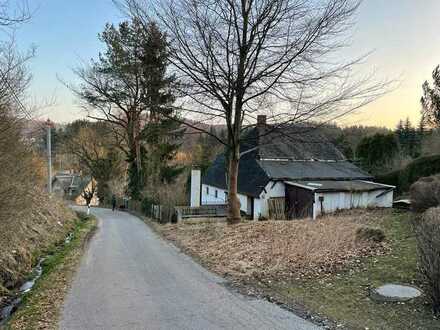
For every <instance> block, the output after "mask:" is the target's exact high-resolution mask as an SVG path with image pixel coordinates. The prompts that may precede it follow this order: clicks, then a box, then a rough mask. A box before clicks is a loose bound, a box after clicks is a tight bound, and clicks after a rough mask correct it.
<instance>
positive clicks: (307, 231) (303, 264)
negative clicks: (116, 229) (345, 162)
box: [159, 210, 386, 278]
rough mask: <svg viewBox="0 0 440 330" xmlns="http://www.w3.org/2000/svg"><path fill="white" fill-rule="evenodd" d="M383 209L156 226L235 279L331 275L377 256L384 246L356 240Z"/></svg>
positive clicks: (378, 218) (384, 244)
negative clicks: (308, 217) (235, 222)
mask: <svg viewBox="0 0 440 330" xmlns="http://www.w3.org/2000/svg"><path fill="white" fill-rule="evenodd" d="M383 212H386V211H358V210H357V211H351V212H347V213H343V214H340V215H335V216H328V217H325V218H321V219H319V220H317V221H311V220H300V221H265V222H245V223H241V224H239V225H235V226H228V225H227V224H225V223H222V222H211V223H209V222H190V223H179V224H177V225H165V226H162V227H159V230H160V231H161V232H162V234H163V235H164V236H165V237H166V238H168V239H170V240H172V241H175V242H176V243H177V244H178V245H179V246H182V247H183V248H184V249H186V250H187V251H188V252H189V253H191V254H193V255H195V256H197V257H199V258H200V259H201V260H202V261H203V262H205V263H207V264H208V265H209V266H210V268H211V269H212V270H214V271H215V272H217V273H220V274H229V275H232V276H238V277H248V276H253V277H267V278H270V277H284V276H289V277H290V276H296V277H303V276H315V275H325V274H330V273H332V272H334V271H337V270H339V269H341V268H342V267H344V266H345V265H346V264H348V263H350V262H353V261H356V259H358V258H360V257H363V256H367V255H375V254H382V253H383V252H384V251H385V250H386V243H381V244H377V243H374V242H367V241H359V240H356V231H357V229H358V228H360V227H361V226H363V225H372V224H374V223H377V222H378V221H381V220H382V218H383Z"/></svg>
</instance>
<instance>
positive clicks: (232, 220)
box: [227, 152, 241, 224]
mask: <svg viewBox="0 0 440 330" xmlns="http://www.w3.org/2000/svg"><path fill="white" fill-rule="evenodd" d="M238 164H239V157H238V155H237V153H234V152H232V155H231V156H230V158H229V173H228V181H229V192H228V197H229V201H228V219H227V221H228V224H236V223H239V222H240V220H241V217H240V206H241V205H240V199H239V198H238V192H237V188H238Z"/></svg>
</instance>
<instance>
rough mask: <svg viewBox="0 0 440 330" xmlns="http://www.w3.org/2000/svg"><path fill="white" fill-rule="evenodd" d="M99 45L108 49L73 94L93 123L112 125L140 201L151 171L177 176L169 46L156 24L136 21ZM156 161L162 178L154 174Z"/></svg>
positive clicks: (108, 31) (110, 30)
mask: <svg viewBox="0 0 440 330" xmlns="http://www.w3.org/2000/svg"><path fill="white" fill-rule="evenodd" d="M100 40H101V41H102V42H104V43H105V46H106V50H105V52H104V53H102V54H100V55H99V59H98V60H97V61H92V64H91V66H90V67H86V68H85V69H80V70H77V72H76V73H77V75H78V76H79V78H80V79H81V81H82V84H81V85H80V88H79V90H76V91H75V92H76V93H77V95H78V96H79V97H80V98H81V99H82V100H83V101H85V102H86V104H88V105H89V106H90V108H91V109H92V110H91V115H90V117H91V118H94V119H98V120H102V121H106V122H109V123H111V125H112V127H113V130H114V134H115V138H116V140H117V141H118V143H119V147H120V148H121V150H122V151H123V152H124V153H125V155H126V160H127V162H128V181H129V182H128V192H129V194H130V196H131V197H132V198H134V199H138V200H139V199H141V198H142V191H143V190H144V188H145V185H146V179H147V177H150V176H151V175H152V173H153V172H154V173H156V174H155V175H161V176H162V179H164V180H165V179H166V180H171V178H172V177H173V176H175V175H177V172H178V171H177V168H174V169H173V167H172V166H169V167H167V166H168V165H169V164H168V163H169V162H170V160H171V159H172V157H173V155H174V153H175V150H176V148H177V145H175V144H174V143H173V142H172V141H171V140H169V139H168V137H166V136H167V134H169V133H170V132H171V131H174V130H175V129H176V126H175V124H174V123H172V122H173V120H172V119H173V118H174V117H175V113H174V110H173V108H172V107H171V105H172V103H173V102H174V96H173V94H172V87H173V84H174V81H175V77H174V76H173V75H170V74H169V73H168V72H167V66H168V44H167V40H166V36H165V35H164V34H163V33H162V32H161V31H160V29H159V28H158V26H157V24H155V23H154V22H151V21H149V22H140V21H139V20H137V19H133V20H131V21H126V22H122V23H120V24H119V25H118V26H117V27H115V26H114V25H112V24H108V25H107V26H106V28H105V30H104V32H103V33H102V34H101V35H100ZM150 130H151V131H150ZM174 137H176V136H175V134H174ZM154 143H157V144H158V145H155V144H154ZM154 160H158V162H160V163H159V164H160V166H159V165H157V166H159V167H160V168H161V170H160V171H159V172H160V173H161V174H160V173H159V174H158V172H157V171H153V170H151V169H152V168H153V167H154V166H152V165H151V164H152V163H154ZM147 167H148V171H147ZM150 170H151V171H150ZM147 172H148V173H147Z"/></svg>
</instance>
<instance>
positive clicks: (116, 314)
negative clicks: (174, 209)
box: [60, 209, 318, 330]
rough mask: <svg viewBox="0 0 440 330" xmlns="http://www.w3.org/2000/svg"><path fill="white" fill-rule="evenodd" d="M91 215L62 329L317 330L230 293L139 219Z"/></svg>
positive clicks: (117, 214)
mask: <svg viewBox="0 0 440 330" xmlns="http://www.w3.org/2000/svg"><path fill="white" fill-rule="evenodd" d="M92 212H93V214H95V215H96V216H97V217H98V219H99V230H98V232H97V233H96V235H95V236H94V238H93V239H92V241H91V242H90V245H89V247H88V249H87V252H86V254H85V256H84V258H83V260H82V262H81V266H80V269H79V270H78V272H77V274H76V275H75V278H74V281H73V284H72V288H71V290H70V292H69V293H68V295H67V297H66V300H65V304H64V307H63V312H62V316H61V321H60V328H61V329H69V330H70V329H71V330H73V329H75V330H78V329H167V330H169V329H203V330H207V329H307V330H308V329H318V328H317V327H316V326H314V325H313V324H311V323H309V322H307V321H305V320H303V319H301V318H300V317H298V316H296V315H294V314H293V313H290V312H288V311H286V310H283V309H281V308H280V307H278V306H276V305H274V304H271V303H269V302H267V301H264V300H257V299H254V298H252V299H251V298H249V297H245V296H242V295H240V294H238V293H236V292H232V291H231V290H228V289H227V288H226V287H225V286H224V285H223V284H224V283H225V281H224V280H223V279H222V278H220V277H218V276H216V275H214V274H212V273H210V272H208V271H207V270H205V269H204V268H202V267H201V266H200V265H198V264H197V263H195V262H194V261H193V260H192V259H191V258H189V257H187V256H186V255H184V254H183V253H181V252H179V250H178V249H177V248H175V247H174V246H172V245H171V244H169V243H167V242H165V241H163V240H162V239H160V238H159V237H158V236H157V235H156V234H155V233H153V232H152V230H151V229H150V228H149V227H148V226H147V225H146V224H144V223H143V222H142V221H141V220H139V219H138V218H136V217H134V216H132V215H130V214H127V213H124V212H118V211H116V212H112V211H111V210H106V209H93V211H92Z"/></svg>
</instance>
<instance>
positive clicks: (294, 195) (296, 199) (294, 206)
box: [286, 184, 314, 219]
mask: <svg viewBox="0 0 440 330" xmlns="http://www.w3.org/2000/svg"><path fill="white" fill-rule="evenodd" d="M313 197H314V194H313V191H310V190H307V189H302V188H299V187H296V186H291V185H287V184H286V211H287V218H288V219H302V218H309V217H313Z"/></svg>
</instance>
